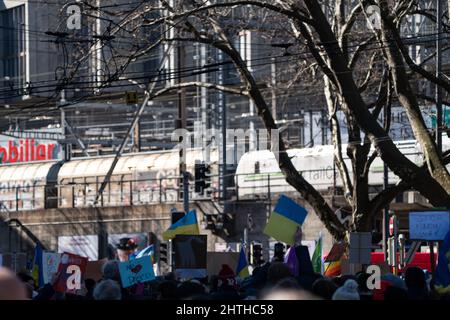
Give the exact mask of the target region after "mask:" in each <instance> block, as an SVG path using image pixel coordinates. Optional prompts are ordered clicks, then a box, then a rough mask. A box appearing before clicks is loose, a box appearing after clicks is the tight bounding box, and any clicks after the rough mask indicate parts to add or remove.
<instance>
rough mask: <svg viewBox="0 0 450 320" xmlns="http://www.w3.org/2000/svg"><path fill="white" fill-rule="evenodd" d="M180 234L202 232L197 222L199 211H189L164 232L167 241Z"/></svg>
mask: <svg viewBox="0 0 450 320" xmlns="http://www.w3.org/2000/svg"><path fill="white" fill-rule="evenodd" d="M178 234H188V235H197V234H200V231H199V229H198V224H197V213H196V211H195V210H191V211H189V213H188V214H187V215H185V216H184V217H183V218H181V219H180V220H178V221H177V222H175V223H174V224H173V225H171V226H170V227H169V229H167V231H165V232H164V233H163V235H162V236H163V239H164V240H165V241H167V240H170V239H173V238H175V236H176V235H178Z"/></svg>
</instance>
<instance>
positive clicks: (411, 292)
mask: <svg viewBox="0 0 450 320" xmlns="http://www.w3.org/2000/svg"><path fill="white" fill-rule="evenodd" d="M405 283H406V287H407V288H408V299H409V300H428V298H429V292H428V288H427V283H426V278H425V273H424V272H423V271H422V269H420V268H418V267H410V268H408V269H406V272H405Z"/></svg>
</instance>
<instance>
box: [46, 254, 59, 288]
mask: <svg viewBox="0 0 450 320" xmlns="http://www.w3.org/2000/svg"><path fill="white" fill-rule="evenodd" d="M60 260H61V255H60V254H59V253H55V252H47V251H45V252H43V253H42V276H43V280H44V284H47V283H50V282H51V280H52V277H53V275H54V274H55V273H56V272H57V271H58V266H59V262H60Z"/></svg>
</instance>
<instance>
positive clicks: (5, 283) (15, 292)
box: [0, 267, 29, 300]
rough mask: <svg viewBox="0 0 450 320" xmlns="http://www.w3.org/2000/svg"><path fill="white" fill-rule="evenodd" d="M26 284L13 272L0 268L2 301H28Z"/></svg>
mask: <svg viewBox="0 0 450 320" xmlns="http://www.w3.org/2000/svg"><path fill="white" fill-rule="evenodd" d="M27 299H29V292H27V288H26V286H25V284H24V283H23V282H22V281H21V280H20V278H18V277H17V276H16V275H15V274H14V273H13V272H12V271H11V270H9V269H6V268H4V267H0V300H27Z"/></svg>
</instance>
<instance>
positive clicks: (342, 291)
mask: <svg viewBox="0 0 450 320" xmlns="http://www.w3.org/2000/svg"><path fill="white" fill-rule="evenodd" d="M332 300H360V297H359V293H358V283H357V282H356V281H355V280H353V279H348V280H347V281H345V283H344V285H343V286H342V287H340V288H338V289H337V290H336V291H335V292H334V294H333V297H332Z"/></svg>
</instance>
